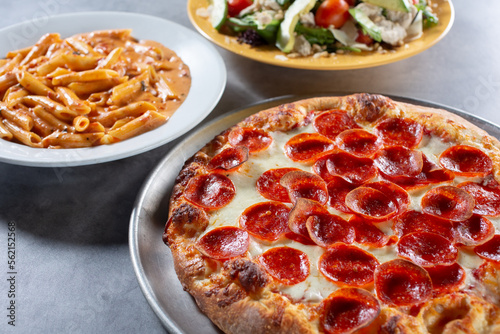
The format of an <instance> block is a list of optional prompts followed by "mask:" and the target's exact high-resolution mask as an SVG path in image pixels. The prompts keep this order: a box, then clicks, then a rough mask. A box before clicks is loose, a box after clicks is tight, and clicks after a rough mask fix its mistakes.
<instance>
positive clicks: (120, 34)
mask: <svg viewBox="0 0 500 334" xmlns="http://www.w3.org/2000/svg"><path fill="white" fill-rule="evenodd" d="M131 33H132V29H111V30H98V31H94V32H92V34H91V35H92V37H112V38H116V39H120V40H122V41H124V40H126V39H127V38H129V37H130V34H131Z"/></svg>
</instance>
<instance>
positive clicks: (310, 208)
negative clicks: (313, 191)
mask: <svg viewBox="0 0 500 334" xmlns="http://www.w3.org/2000/svg"><path fill="white" fill-rule="evenodd" d="M328 214H330V213H329V212H328V209H327V208H326V207H324V206H323V205H321V204H320V203H318V202H317V201H313V200H310V199H307V198H298V199H297V202H296V203H295V205H294V206H293V208H292V210H291V211H290V214H289V216H288V227H289V228H290V230H291V231H292V232H293V233H296V234H299V235H301V236H303V237H305V238H307V239H310V238H309V231H308V230H307V225H306V223H307V219H308V218H309V217H311V216H326V215H328Z"/></svg>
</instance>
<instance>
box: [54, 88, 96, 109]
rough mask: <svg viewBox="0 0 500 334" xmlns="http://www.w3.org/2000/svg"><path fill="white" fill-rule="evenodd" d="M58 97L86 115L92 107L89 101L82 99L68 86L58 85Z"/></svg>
mask: <svg viewBox="0 0 500 334" xmlns="http://www.w3.org/2000/svg"><path fill="white" fill-rule="evenodd" d="M56 92H57V97H58V98H59V100H61V101H62V102H63V103H64V104H65V105H66V107H68V108H69V109H71V110H74V111H76V112H77V113H78V114H80V115H86V114H88V113H89V112H90V110H91V108H90V105H89V103H88V102H87V101H83V100H81V99H80V98H79V97H78V96H77V95H76V94H75V93H74V92H73V91H72V90H71V89H69V88H67V87H56Z"/></svg>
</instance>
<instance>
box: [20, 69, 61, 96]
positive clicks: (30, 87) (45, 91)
mask: <svg viewBox="0 0 500 334" xmlns="http://www.w3.org/2000/svg"><path fill="white" fill-rule="evenodd" d="M16 78H17V81H18V82H19V83H20V84H21V86H23V87H24V88H25V89H26V90H27V91H28V92H30V93H33V94H35V95H42V96H51V97H54V96H56V93H55V92H54V91H53V90H52V89H51V88H49V87H48V86H47V85H45V84H44V83H43V82H41V81H40V80H38V79H37V78H35V77H34V76H33V75H32V74H31V73H29V72H27V71H20V72H18V73H17V74H16Z"/></svg>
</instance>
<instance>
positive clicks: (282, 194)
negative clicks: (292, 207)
mask: <svg viewBox="0 0 500 334" xmlns="http://www.w3.org/2000/svg"><path fill="white" fill-rule="evenodd" d="M293 171H300V169H298V168H276V169H270V170H268V171H265V172H264V173H263V174H262V175H261V176H260V177H259V178H258V179H257V185H256V187H257V191H258V192H259V194H260V195H261V196H262V197H264V198H267V199H270V200H272V201H278V202H284V203H290V202H291V200H290V196H288V191H287V190H286V188H285V187H283V186H282V185H281V184H280V180H281V178H282V177H283V175H285V174H286V173H288V172H293Z"/></svg>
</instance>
